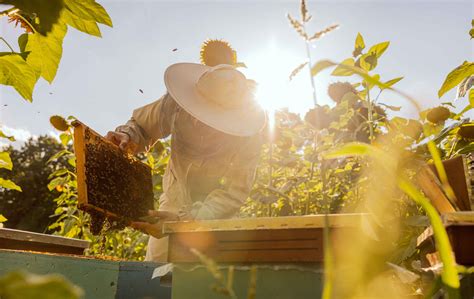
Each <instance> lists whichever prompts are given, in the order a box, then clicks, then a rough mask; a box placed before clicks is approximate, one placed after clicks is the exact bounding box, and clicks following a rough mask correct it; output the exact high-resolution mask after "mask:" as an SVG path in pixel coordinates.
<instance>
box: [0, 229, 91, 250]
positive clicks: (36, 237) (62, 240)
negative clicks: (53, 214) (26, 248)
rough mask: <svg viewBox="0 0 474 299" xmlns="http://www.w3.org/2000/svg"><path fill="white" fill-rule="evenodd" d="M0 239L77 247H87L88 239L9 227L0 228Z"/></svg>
mask: <svg viewBox="0 0 474 299" xmlns="http://www.w3.org/2000/svg"><path fill="white" fill-rule="evenodd" d="M0 239H5V240H17V241H27V242H36V243H44V244H55V245H61V246H70V247H78V248H84V249H85V248H88V247H89V243H90V242H89V241H85V240H79V239H73V238H66V237H61V236H54V235H46V234H40V233H34V232H28V231H22V230H16V229H10V228H0Z"/></svg>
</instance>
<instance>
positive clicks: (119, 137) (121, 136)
mask: <svg viewBox="0 0 474 299" xmlns="http://www.w3.org/2000/svg"><path fill="white" fill-rule="evenodd" d="M105 139H107V140H109V141H112V142H113V143H114V144H115V145H118V146H119V147H120V149H122V150H127V148H129V146H130V136H128V134H126V133H122V132H112V131H109V132H108V133H107V135H105Z"/></svg>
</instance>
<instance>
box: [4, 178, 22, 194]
mask: <svg viewBox="0 0 474 299" xmlns="http://www.w3.org/2000/svg"><path fill="white" fill-rule="evenodd" d="M0 187H1V188H5V189H10V190H16V191H20V192H21V187H20V186H18V185H17V184H15V183H13V182H12V181H10V180H5V179H2V178H0Z"/></svg>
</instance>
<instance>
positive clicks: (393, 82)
mask: <svg viewBox="0 0 474 299" xmlns="http://www.w3.org/2000/svg"><path fill="white" fill-rule="evenodd" d="M402 79H403V77H398V78H394V79H392V80H388V81H387V82H385V83H384V84H385V85H386V86H388V87H392V86H393V85H395V84H396V83H398V82H399V81H400V80H402Z"/></svg>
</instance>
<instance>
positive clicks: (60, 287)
mask: <svg viewBox="0 0 474 299" xmlns="http://www.w3.org/2000/svg"><path fill="white" fill-rule="evenodd" d="M82 295H83V291H82V290H81V289H80V288H79V287H77V286H75V285H73V284H72V283H70V282H69V281H68V280H66V279H65V278H64V277H63V276H61V275H59V274H48V275H35V274H29V273H26V272H11V273H8V274H6V275H4V276H3V277H0V296H1V297H2V298H8V299H30V298H31V299H33V298H41V299H79V298H81V297H82Z"/></svg>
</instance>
